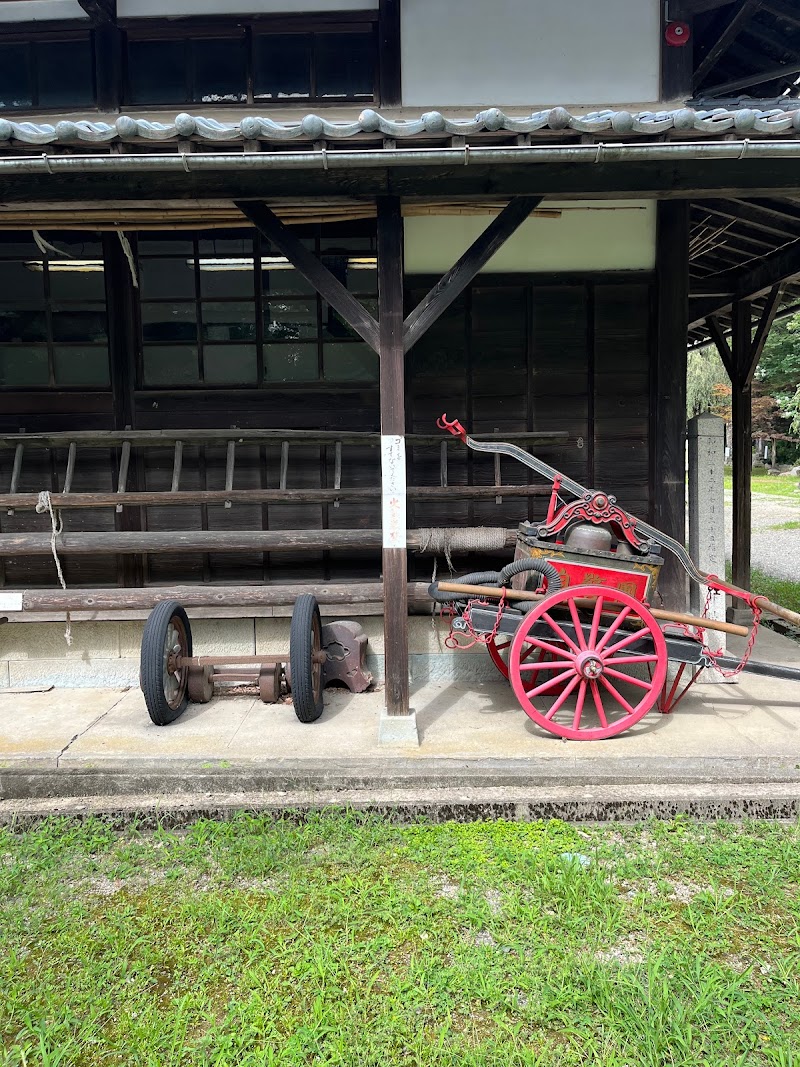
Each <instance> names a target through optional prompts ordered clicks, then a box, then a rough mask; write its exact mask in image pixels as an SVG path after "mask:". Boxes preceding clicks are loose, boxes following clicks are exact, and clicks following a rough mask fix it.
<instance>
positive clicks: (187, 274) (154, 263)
mask: <svg viewBox="0 0 800 1067" xmlns="http://www.w3.org/2000/svg"><path fill="white" fill-rule="evenodd" d="M193 264H194V260H193V259H192V257H191V255H189V256H187V257H186V258H181V259H143V260H141V261H140V263H139V275H140V276H139V286H140V291H141V294H142V297H143V298H144V299H148V298H150V297H156V298H159V297H160V298H167V297H171V296H188V297H194V295H195V287H194V265H193Z"/></svg>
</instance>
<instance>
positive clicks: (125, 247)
mask: <svg viewBox="0 0 800 1067" xmlns="http://www.w3.org/2000/svg"><path fill="white" fill-rule="evenodd" d="M117 237H119V243H120V244H121V245H122V251H123V252H124V253H125V258H126V259H127V261H128V266H129V267H130V271H131V281H132V282H133V287H134V289H138V288H139V278H138V276H137V274H136V264H135V263H134V260H133V249H132V248H131V243H130V241H129V240H128V238H127V237H126V236H125V234H124V233H123V232H122V230H117Z"/></svg>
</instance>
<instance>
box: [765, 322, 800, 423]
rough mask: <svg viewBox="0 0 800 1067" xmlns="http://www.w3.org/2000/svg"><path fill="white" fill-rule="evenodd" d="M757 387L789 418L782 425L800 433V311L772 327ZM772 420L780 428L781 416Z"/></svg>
mask: <svg viewBox="0 0 800 1067" xmlns="http://www.w3.org/2000/svg"><path fill="white" fill-rule="evenodd" d="M756 387H757V390H758V393H759V394H760V396H761V397H762V398H766V397H771V398H772V400H773V401H774V404H775V406H776V408H777V409H778V410H779V412H780V415H781V416H782V417H783V419H784V420H789V421H788V423H787V424H784V425H783V426H780V429H782V430H783V431H784V432H786V430H787V429H788V430H789V432H790V433H800V314H796V315H791V316H790V317H789V318H788V319H784V320H783V321H782V322H776V323H775V324H774V326H773V327H772V329H771V330H770V332H769V337H768V338H767V340H766V343H765V345H764V351H763V353H762V355H761V360H760V362H759V365H758V370H757V371H756ZM770 421H772V422H773V424H774V425H775V426H776V429H777V428H778V426H779V424H780V420H779V419H778V420H776V419H772V420H770Z"/></svg>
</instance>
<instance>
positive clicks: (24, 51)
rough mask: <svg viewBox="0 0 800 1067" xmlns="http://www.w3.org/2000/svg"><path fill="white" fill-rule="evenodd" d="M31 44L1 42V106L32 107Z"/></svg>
mask: <svg viewBox="0 0 800 1067" xmlns="http://www.w3.org/2000/svg"><path fill="white" fill-rule="evenodd" d="M30 69H31V68H30V46H29V45H27V44H23V43H21V42H20V43H17V44H0V108H4V107H31V105H32V104H33V95H32V93H31V75H30Z"/></svg>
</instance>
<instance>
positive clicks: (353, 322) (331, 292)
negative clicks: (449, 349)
mask: <svg viewBox="0 0 800 1067" xmlns="http://www.w3.org/2000/svg"><path fill="white" fill-rule="evenodd" d="M236 206H237V207H238V208H239V210H240V211H241V212H242V214H243V215H244V216H245V217H246V218H248V219H249V220H250V222H252V224H253V225H254V226H255V227H256V229H257V230H258V231H259V232H260V233H261V234H263V236H264V237H266V238H267V240H268V241H269V242H271V244H273V245H275V247H276V248H277V249H279V251H280V252H282V253H283V255H284V256H286V258H287V259H288V260H289V262H290V263H291V264H292V266H293V267H294V268H295V269H296V270H297V271H298V272H299V273H300V274H302V276H303V277H304V278H305V279H306V281H307V282H308V283H309V285H312V286H313V287H314V289H315V290H316V291H317V292H318V293H319V294H320V296H322V297H323V299H325V300H327V301H328V303H329V304H330V305H331V307H332V308H333V309H334V310H335V311H336V312H338V313H339V314H340V315H341V316H342V318H343V319H344V321H345V322H346V323H347V324H348V326H350V327H352V328H353V329H354V330H355V331H356V333H357V334H358V336H359V337H361V338H363V340H365V341H366V342H367V344H368V345H369V346H370V348H371V349H372V350H373V352H378V353H380V338H379V332H378V324H377V322H376V321H375V319H374V318H373V317H372V315H370V313H369V312H368V311H367V310H366V308H365V307H364V306H363V304H361V303H360V301H358V300H356V298H355V297H354V296H353V294H352V293H351V292H349V291H348V290H347V289H346V288H345V286H344V285H342V283H341V282H340V281H339V279H338V278H336V277H335V276H334V275H333V274H332V273H331V271H329V270H328V268H327V267H326V266H325V264H324V263H321V262H320V261H319V260H318V259H317V257H316V256H315V255H314V253H313V252H310V251H309V250H308V249H307V248H306V246H305V245H304V244H303V243H302V241H301V240H300V239H299V238H298V237H297V236H296V235H295V234H293V233H292V231H291V230H290V229H289V227H288V226H286V225H285V224H284V223H283V222H281V220H280V219H279V218H278V216H277V215H276V214H275V213H274V212H273V211H271V210H270V209H269V208H268V207H267V205H266V204H264V203H256V202H254V201H249V200H244V201H241V200H240V201H237V202H236Z"/></svg>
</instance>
